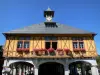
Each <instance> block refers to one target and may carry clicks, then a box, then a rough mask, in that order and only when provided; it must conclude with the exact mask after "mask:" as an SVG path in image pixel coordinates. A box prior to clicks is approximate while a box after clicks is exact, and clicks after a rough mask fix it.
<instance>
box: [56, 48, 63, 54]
mask: <svg viewBox="0 0 100 75" xmlns="http://www.w3.org/2000/svg"><path fill="white" fill-rule="evenodd" d="M56 50H57V52H58V55H64V52H63V49H61V48H58V49H56Z"/></svg>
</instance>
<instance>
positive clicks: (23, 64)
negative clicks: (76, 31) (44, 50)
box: [2, 58, 99, 75]
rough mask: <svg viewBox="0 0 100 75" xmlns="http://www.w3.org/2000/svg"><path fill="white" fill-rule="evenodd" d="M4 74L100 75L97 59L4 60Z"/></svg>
mask: <svg viewBox="0 0 100 75" xmlns="http://www.w3.org/2000/svg"><path fill="white" fill-rule="evenodd" d="M2 73H3V74H2V75H99V74H98V69H97V63H96V60H95V59H93V58H88V59H65V58H63V59H61V58H57V59H54V58H50V59H47V58H46V59H38V58H35V59H32V58H30V59H15V58H13V59H12V58H8V59H5V61H4V69H3V71H2Z"/></svg>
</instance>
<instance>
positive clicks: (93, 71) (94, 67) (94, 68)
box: [91, 65, 99, 75]
mask: <svg viewBox="0 0 100 75" xmlns="http://www.w3.org/2000/svg"><path fill="white" fill-rule="evenodd" d="M91 72H92V75H99V72H98V68H97V66H96V65H92V67H91Z"/></svg>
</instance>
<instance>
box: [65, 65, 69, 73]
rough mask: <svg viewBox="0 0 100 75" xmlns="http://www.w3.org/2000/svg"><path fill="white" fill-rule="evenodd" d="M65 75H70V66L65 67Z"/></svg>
mask: <svg viewBox="0 0 100 75" xmlns="http://www.w3.org/2000/svg"><path fill="white" fill-rule="evenodd" d="M65 75H69V69H68V65H65Z"/></svg>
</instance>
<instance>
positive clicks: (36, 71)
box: [34, 67, 38, 75]
mask: <svg viewBox="0 0 100 75" xmlns="http://www.w3.org/2000/svg"><path fill="white" fill-rule="evenodd" d="M34 70H35V74H34V75H38V68H37V67H35V68H34Z"/></svg>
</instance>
